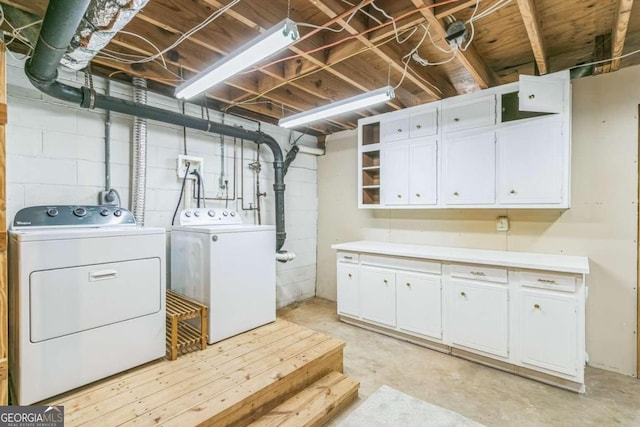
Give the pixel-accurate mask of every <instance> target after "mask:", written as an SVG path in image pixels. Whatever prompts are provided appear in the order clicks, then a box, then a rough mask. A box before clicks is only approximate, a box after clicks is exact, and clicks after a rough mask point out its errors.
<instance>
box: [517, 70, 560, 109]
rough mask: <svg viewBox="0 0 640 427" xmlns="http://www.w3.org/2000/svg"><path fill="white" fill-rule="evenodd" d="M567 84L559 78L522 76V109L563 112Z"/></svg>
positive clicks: (520, 104) (520, 100) (519, 98)
mask: <svg viewBox="0 0 640 427" xmlns="http://www.w3.org/2000/svg"><path fill="white" fill-rule="evenodd" d="M565 85H566V82H565V81H564V80H562V79H559V78H548V77H537V76H520V91H519V94H518V102H519V107H520V111H535V112H539V113H562V111H563V108H564V102H563V101H564V92H565V90H564V88H565Z"/></svg>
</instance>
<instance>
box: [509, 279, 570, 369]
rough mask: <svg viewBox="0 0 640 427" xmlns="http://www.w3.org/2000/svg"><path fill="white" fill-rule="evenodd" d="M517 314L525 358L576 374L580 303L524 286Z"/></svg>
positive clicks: (530, 361)
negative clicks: (578, 304) (527, 288)
mask: <svg viewBox="0 0 640 427" xmlns="http://www.w3.org/2000/svg"><path fill="white" fill-rule="evenodd" d="M518 314H519V316H520V328H519V330H520V340H521V346H520V349H521V358H522V362H523V363H524V364H527V365H533V366H539V367H541V368H545V369H550V370H552V371H556V372H561V373H563V374H568V375H576V373H577V369H578V345H577V343H576V337H577V336H578V319H577V318H578V307H577V303H576V299H575V297H574V296H573V295H570V294H569V295H563V294H554V293H551V292H545V291H538V290H522V292H521V296H520V304H519V313H518Z"/></svg>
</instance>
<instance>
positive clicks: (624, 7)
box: [611, 0, 633, 71]
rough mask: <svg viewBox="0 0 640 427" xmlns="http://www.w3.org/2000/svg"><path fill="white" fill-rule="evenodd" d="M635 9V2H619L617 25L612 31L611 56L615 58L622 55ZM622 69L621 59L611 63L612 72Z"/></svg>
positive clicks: (619, 0)
mask: <svg viewBox="0 0 640 427" xmlns="http://www.w3.org/2000/svg"><path fill="white" fill-rule="evenodd" d="M632 7H633V0H618V4H617V9H616V15H615V23H614V24H613V29H612V31H611V34H612V37H611V54H612V57H613V58H618V57H620V56H621V55H622V50H623V49H624V42H625V40H626V38H627V28H628V27H629V18H630V17H631V8H632ZM619 68H620V59H614V60H613V61H611V71H616V70H618V69H619Z"/></svg>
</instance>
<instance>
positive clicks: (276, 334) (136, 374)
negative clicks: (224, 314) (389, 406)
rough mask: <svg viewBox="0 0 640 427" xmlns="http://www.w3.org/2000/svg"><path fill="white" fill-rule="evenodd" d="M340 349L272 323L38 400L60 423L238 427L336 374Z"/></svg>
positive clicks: (318, 336)
mask: <svg viewBox="0 0 640 427" xmlns="http://www.w3.org/2000/svg"><path fill="white" fill-rule="evenodd" d="M343 347H344V342H342V341H339V340H336V339H334V338H331V337H329V336H327V335H324V334H321V333H318V332H315V331H312V330H310V329H307V328H304V327H302V326H299V325H295V324H293V323H290V322H287V321H284V320H277V321H276V322H274V323H271V324H269V325H266V326H262V327H260V328H257V329H254V330H253V331H249V332H247V333H244V334H241V335H238V336H236V337H233V338H230V339H228V340H225V341H222V342H220V343H217V344H215V345H212V346H209V347H208V348H207V349H206V350H203V351H198V352H195V353H191V354H188V355H185V356H182V357H180V358H178V359H177V360H175V361H168V360H161V361H158V362H153V363H149V364H147V365H144V366H141V367H138V368H135V369H131V370H129V371H126V372H124V373H121V374H118V375H115V376H113V377H110V378H107V379H105V380H102V381H99V382H96V383H94V384H92V385H90V386H86V387H83V388H80V389H77V390H75V391H72V392H70V393H67V394H65V395H61V396H58V397H57V398H54V399H51V400H48V401H46V402H43V403H42V404H46V405H64V407H65V425H66V426H79V425H91V426H96V425H104V426H120V425H136V426H149V425H165V426H179V427H188V426H195V425H212V426H213V425H215V426H222V425H234V426H242V425H247V424H249V423H251V422H253V421H255V420H257V419H258V418H259V417H260V416H262V415H265V414H267V413H269V412H270V411H272V410H273V409H274V408H276V407H277V406H278V405H281V404H282V403H283V402H285V401H286V400H288V399H290V398H292V397H294V395H297V394H298V393H299V392H301V391H303V390H304V389H305V388H306V387H309V386H314V387H317V384H316V385H314V383H315V382H317V381H318V380H320V379H322V378H323V377H325V376H326V375H327V374H330V373H331V372H342V350H343ZM354 383H355V384H356V385H355V387H356V390H355V393H356V394H357V382H354ZM350 393H351V394H352V395H353V387H351V388H350ZM342 400H346V398H345V399H342Z"/></svg>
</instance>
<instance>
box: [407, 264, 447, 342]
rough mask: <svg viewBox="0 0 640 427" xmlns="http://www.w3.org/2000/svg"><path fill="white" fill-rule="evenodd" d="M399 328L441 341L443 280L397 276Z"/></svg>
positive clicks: (420, 275) (431, 277) (422, 275)
mask: <svg viewBox="0 0 640 427" xmlns="http://www.w3.org/2000/svg"><path fill="white" fill-rule="evenodd" d="M396 277H397V280H396V295H397V298H398V301H397V306H396V307H397V319H398V328H399V329H403V330H405V331H408V332H415V333H418V334H421V335H426V336H429V337H433V338H437V339H440V338H442V296H441V292H440V290H441V285H440V283H441V279H440V277H437V276H429V275H427V274H419V273H397V276H396Z"/></svg>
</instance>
